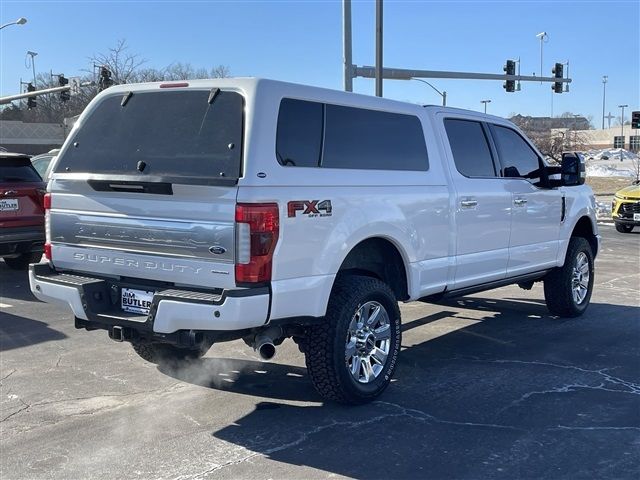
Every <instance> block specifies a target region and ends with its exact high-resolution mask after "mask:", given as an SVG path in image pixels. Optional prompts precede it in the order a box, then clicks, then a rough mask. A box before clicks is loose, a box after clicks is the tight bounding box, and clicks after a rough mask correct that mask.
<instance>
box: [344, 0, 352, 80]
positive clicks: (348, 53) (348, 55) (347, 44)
mask: <svg viewBox="0 0 640 480" xmlns="http://www.w3.org/2000/svg"><path fill="white" fill-rule="evenodd" d="M342 35H343V37H342V52H343V53H342V55H343V64H344V91H345V92H353V71H352V69H353V57H352V47H351V0H342Z"/></svg>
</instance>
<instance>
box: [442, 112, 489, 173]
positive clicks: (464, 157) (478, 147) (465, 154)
mask: <svg viewBox="0 0 640 480" xmlns="http://www.w3.org/2000/svg"><path fill="white" fill-rule="evenodd" d="M444 127H445V130H446V131H447V137H448V138H449V145H451V153H452V154H453V161H454V162H455V164H456V169H457V170H458V172H460V173H461V174H462V175H464V176H465V177H495V176H496V169H495V166H494V163H493V158H492V156H491V150H490V149H489V144H488V142H487V137H486V136H485V134H484V129H483V128H482V124H481V123H480V122H474V121H470V120H458V119H453V118H449V119H446V120H445V121H444Z"/></svg>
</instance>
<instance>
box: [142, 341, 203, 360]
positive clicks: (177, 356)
mask: <svg viewBox="0 0 640 480" xmlns="http://www.w3.org/2000/svg"><path fill="white" fill-rule="evenodd" d="M131 346H132V347H133V350H134V351H135V352H136V353H137V354H138V355H139V356H140V357H142V358H143V359H145V360H146V361H147V362H150V363H155V364H156V365H166V364H169V363H173V362H181V361H184V360H196V359H198V358H201V357H203V356H204V354H205V353H207V350H209V348H210V347H211V344H209V343H206V342H203V344H202V345H201V346H200V347H195V348H182V347H177V346H175V345H170V344H168V343H155V342H149V341H146V340H138V341H135V342H131Z"/></svg>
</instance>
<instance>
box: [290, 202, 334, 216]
mask: <svg viewBox="0 0 640 480" xmlns="http://www.w3.org/2000/svg"><path fill="white" fill-rule="evenodd" d="M331 210H332V209H331V200H323V201H320V200H292V201H290V202H289V203H287V213H288V216H289V217H290V218H291V217H295V216H296V214H297V212H302V215H307V216H309V217H330V216H331Z"/></svg>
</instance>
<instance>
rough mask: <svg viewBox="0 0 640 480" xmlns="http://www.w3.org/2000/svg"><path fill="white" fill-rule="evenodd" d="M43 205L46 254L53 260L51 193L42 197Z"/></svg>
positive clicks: (48, 258) (46, 256)
mask: <svg viewBox="0 0 640 480" xmlns="http://www.w3.org/2000/svg"><path fill="white" fill-rule="evenodd" d="M42 207H43V208H44V233H45V243H44V256H45V258H46V259H47V260H49V261H51V260H52V258H51V194H50V193H45V194H44V197H43V199H42Z"/></svg>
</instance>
